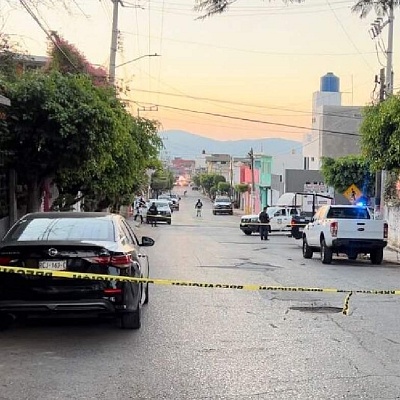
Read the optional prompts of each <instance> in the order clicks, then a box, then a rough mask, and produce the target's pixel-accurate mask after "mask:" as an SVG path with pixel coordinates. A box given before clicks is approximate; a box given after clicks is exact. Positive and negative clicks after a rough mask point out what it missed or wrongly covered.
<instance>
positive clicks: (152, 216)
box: [147, 201, 158, 226]
mask: <svg viewBox="0 0 400 400" xmlns="http://www.w3.org/2000/svg"><path fill="white" fill-rule="evenodd" d="M157 214H158V209H157V206H156V203H154V201H153V202H152V203H151V206H150V207H149V209H148V210H147V221H148V222H150V223H151V226H157Z"/></svg>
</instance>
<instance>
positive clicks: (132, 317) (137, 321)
mask: <svg viewBox="0 0 400 400" xmlns="http://www.w3.org/2000/svg"><path fill="white" fill-rule="evenodd" d="M142 290H143V285H140V293H139V296H138V302H137V305H136V309H134V310H133V311H129V312H125V313H123V314H121V315H120V317H119V318H120V322H121V328H122V329H139V328H140V327H141V325H142V301H141V300H142ZM133 300H134V295H133V287H132V286H131V285H128V284H127V285H126V286H125V288H124V303H125V305H126V306H127V308H128V309H129V308H131V307H132V306H133V304H132V303H133Z"/></svg>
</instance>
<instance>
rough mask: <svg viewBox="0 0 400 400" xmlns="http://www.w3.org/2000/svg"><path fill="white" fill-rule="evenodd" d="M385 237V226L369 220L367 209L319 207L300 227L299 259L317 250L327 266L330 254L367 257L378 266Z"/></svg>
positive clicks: (338, 206)
mask: <svg viewBox="0 0 400 400" xmlns="http://www.w3.org/2000/svg"><path fill="white" fill-rule="evenodd" d="M387 235H388V225H387V223H386V222H385V221H383V220H377V219H372V216H371V214H370V211H369V209H368V207H359V206H354V205H327V206H322V207H321V208H320V209H319V210H318V211H317V212H316V214H315V215H314V217H313V219H312V221H311V222H310V223H309V224H308V225H307V226H306V227H305V228H304V231H303V257H304V258H312V256H313V253H314V252H317V251H318V252H320V253H321V261H322V263H323V264H330V263H331V262H332V255H333V254H339V253H344V254H346V255H347V257H348V258H349V259H350V260H355V259H356V258H357V256H358V254H369V255H370V259H371V263H372V264H381V263H382V260H383V249H384V247H385V246H386V245H387Z"/></svg>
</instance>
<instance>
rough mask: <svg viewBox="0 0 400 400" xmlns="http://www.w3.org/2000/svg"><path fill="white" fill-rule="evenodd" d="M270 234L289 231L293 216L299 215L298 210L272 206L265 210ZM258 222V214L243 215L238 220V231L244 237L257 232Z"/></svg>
mask: <svg viewBox="0 0 400 400" xmlns="http://www.w3.org/2000/svg"><path fill="white" fill-rule="evenodd" d="M267 213H268V216H269V221H270V223H269V226H270V232H282V231H290V229H291V226H290V223H291V220H292V217H293V216H294V215H297V216H299V215H300V209H299V208H295V207H280V206H272V207H268V208H267ZM259 228H260V221H259V219H258V214H250V215H243V216H242V217H241V219H240V229H241V230H242V232H243V233H244V234H246V235H251V234H252V233H255V232H258V231H259Z"/></svg>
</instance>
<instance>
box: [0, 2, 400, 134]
mask: <svg viewBox="0 0 400 400" xmlns="http://www.w3.org/2000/svg"><path fill="white" fill-rule="evenodd" d="M48 1H49V0H48ZM17 3H18V1H17V0H8V5H6V4H4V1H3V2H2V3H1V4H2V6H0V7H1V8H0V15H1V18H2V26H3V28H2V31H3V32H6V33H8V34H12V39H13V40H14V41H17V42H19V43H20V45H21V47H22V48H23V49H26V50H27V51H29V52H30V53H31V54H35V55H46V49H47V40H46V35H45V33H44V32H43V31H42V30H41V28H40V27H39V25H38V24H37V23H36V22H35V21H34V20H33V18H32V17H31V16H30V15H29V14H28V13H27V12H26V11H25V10H23V9H22V7H21V6H17ZM39 3H43V1H41V2H39ZM56 3H60V2H56ZM123 3H124V4H125V7H120V9H119V11H120V19H119V30H120V32H121V33H120V42H121V49H120V51H119V52H118V55H117V65H119V64H122V63H124V62H126V61H129V60H132V59H134V58H137V57H141V56H146V55H148V54H154V53H158V54H160V55H161V56H160V57H144V58H142V59H140V60H137V61H135V62H132V63H129V64H127V65H125V66H121V67H120V68H118V69H117V77H118V82H119V83H120V84H121V85H122V86H123V87H124V88H126V90H125V93H121V94H120V97H121V98H125V99H130V100H131V101H132V103H131V104H132V106H131V108H132V112H134V113H135V114H137V112H138V111H137V109H138V108H142V109H143V108H148V107H150V106H151V105H155V104H156V105H158V111H151V112H149V111H147V112H146V111H142V110H141V111H140V115H141V116H145V117H148V118H151V119H156V120H158V121H160V123H161V125H162V129H164V130H167V129H176V130H186V131H189V132H191V133H194V134H198V135H202V136H206V137H210V138H214V139H217V140H238V139H243V138H248V139H250V138H267V137H278V138H287V139H294V140H301V139H302V136H303V133H305V132H306V130H304V129H300V128H296V127H305V128H307V127H310V125H311V100H312V93H313V92H314V91H316V90H318V89H319V84H320V77H321V76H322V75H324V74H325V73H327V72H333V73H334V74H335V75H337V76H339V77H340V80H341V91H342V92H343V95H342V99H343V104H344V105H365V104H367V103H369V102H370V101H371V95H372V93H373V90H374V87H375V84H374V78H375V75H376V74H379V69H380V68H381V64H380V62H381V63H383V64H385V57H384V54H383V53H382V50H381V47H382V48H383V46H385V45H386V43H387V40H386V39H387V28H385V29H384V30H383V33H382V39H383V42H381V43H379V42H378V41H377V40H372V39H371V38H370V35H369V32H368V31H369V29H370V24H371V23H372V22H373V21H374V19H375V18H376V16H375V14H374V13H371V14H370V15H369V16H368V17H367V18H366V19H365V20H360V18H359V17H358V16H357V15H355V14H353V13H352V12H351V10H350V8H351V6H352V5H353V4H354V1H344V0H335V1H333V0H330V1H328V0H309V1H306V2H305V3H303V4H290V5H285V4H284V3H283V2H282V1H278V0H277V1H271V2H269V1H262V0H238V1H237V2H236V3H235V4H234V5H233V6H232V7H231V9H230V10H229V11H228V12H227V13H226V14H223V15H217V16H214V17H211V18H207V19H205V20H196V18H197V17H199V16H200V13H197V12H195V11H193V6H194V0H148V1H137V2H136V1H134V0H127V1H124V2H123ZM13 5H15V7H11V6H13ZM134 5H135V6H140V7H133V6H134ZM35 13H36V15H37V16H38V17H39V19H40V21H41V23H42V24H43V25H44V26H45V27H46V28H47V29H48V30H55V31H57V32H58V33H59V34H60V35H62V36H63V37H64V38H65V39H66V40H68V41H69V42H71V43H73V44H74V45H76V46H77V47H78V48H79V49H80V50H81V52H82V53H83V54H85V56H86V57H87V58H88V60H89V61H91V62H92V63H94V64H101V65H104V66H106V67H108V63H109V54H110V41H111V21H112V2H111V0H76V1H75V2H74V1H70V10H69V12H68V11H66V10H65V9H63V8H62V7H61V6H60V7H59V8H55V7H52V8H51V9H46V7H45V6H43V5H41V6H40V7H39V8H36V9H35ZM396 16H397V13H396ZM399 31H400V21H398V20H395V35H394V37H395V42H394V72H395V79H394V87H395V91H397V90H396V88H397V87H398V86H400V75H396V67H397V65H398V61H399V57H400V48H399V43H398V41H397V40H396V39H397V38H398V37H400V36H399V33H400V32H399ZM398 49H399V51H398ZM378 55H379V57H378ZM167 107H173V108H175V109H172V108H167ZM188 110H190V111H188ZM201 112H205V113H208V114H202V113H201ZM210 114H220V115H224V116H225V117H216V116H212V115H210ZM229 117H235V118H239V119H233V118H229ZM240 118H241V119H245V120H254V122H251V121H245V120H240ZM269 123H279V124H288V125H293V127H283V126H276V125H272V124H269Z"/></svg>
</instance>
